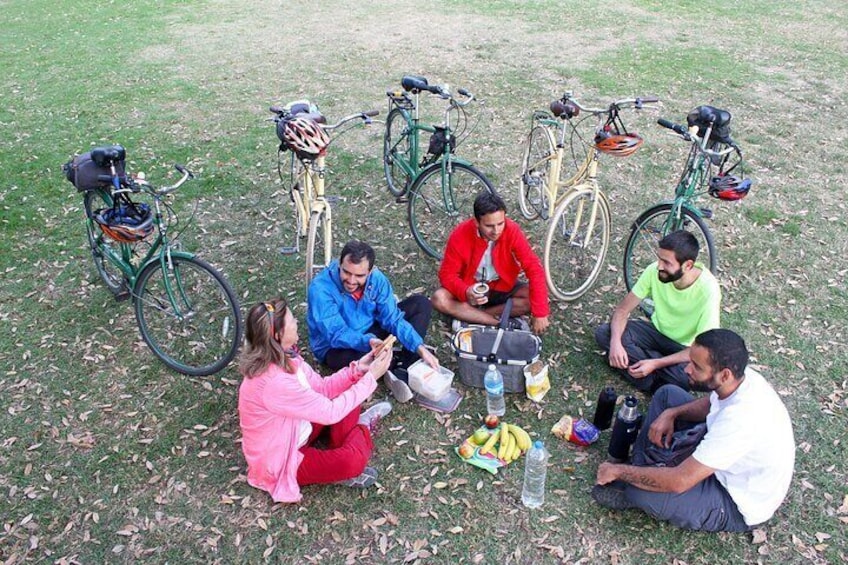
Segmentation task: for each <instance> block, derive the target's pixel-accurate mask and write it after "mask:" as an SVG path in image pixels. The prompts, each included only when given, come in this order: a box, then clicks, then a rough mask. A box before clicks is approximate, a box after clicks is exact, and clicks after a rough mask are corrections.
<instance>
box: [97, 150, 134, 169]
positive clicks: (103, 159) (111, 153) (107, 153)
mask: <svg viewBox="0 0 848 565" xmlns="http://www.w3.org/2000/svg"><path fill="white" fill-rule="evenodd" d="M126 158H127V150H126V149H124V148H123V147H122V146H121V145H107V146H104V147H95V148H94V149H92V150H91V160H92V161H94V162H95V164H97V166H98V167H108V166H110V165H111V164H112V163H117V162H119V161H123V160H124V159H126Z"/></svg>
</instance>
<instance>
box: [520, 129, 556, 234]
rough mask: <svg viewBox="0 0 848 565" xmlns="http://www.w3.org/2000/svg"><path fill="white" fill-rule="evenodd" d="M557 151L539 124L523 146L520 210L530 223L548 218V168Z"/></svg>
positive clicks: (531, 131) (550, 137)
mask: <svg viewBox="0 0 848 565" xmlns="http://www.w3.org/2000/svg"><path fill="white" fill-rule="evenodd" d="M555 152H556V148H555V145H554V139H553V136H551V132H550V131H549V130H548V128H546V127H544V126H541V125H536V126H534V127H533V129H531V130H530V135H528V136H527V140H526V141H525V143H524V146H523V147H522V159H521V176H520V178H519V179H518V182H519V186H518V209H519V210H521V215H522V216H524V217H525V218H526V219H528V220H535V219H536V218H538V217H539V216H541V217H542V218H544V219H548V206H549V205H550V204H549V199H548V190H547V185H548V182H549V179H550V176H549V175H548V168H549V167H550V164H551V160H550V159H551V156H552V155H553V154H554V153H555Z"/></svg>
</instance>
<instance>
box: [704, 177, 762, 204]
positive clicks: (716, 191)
mask: <svg viewBox="0 0 848 565" xmlns="http://www.w3.org/2000/svg"><path fill="white" fill-rule="evenodd" d="M752 184H753V183H752V182H751V179H743V178H742V177H738V176H736V175H722V176H718V177H713V178H711V179H710V189H709V191H710V196H712V197H714V198H718V199H719V200H742V199H743V198H745V197H746V196H748V192H749V191H750V190H751V185H752Z"/></svg>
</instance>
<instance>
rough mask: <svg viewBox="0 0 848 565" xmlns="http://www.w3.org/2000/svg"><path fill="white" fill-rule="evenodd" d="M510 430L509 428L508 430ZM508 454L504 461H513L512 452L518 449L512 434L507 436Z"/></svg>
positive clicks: (505, 455)
mask: <svg viewBox="0 0 848 565" xmlns="http://www.w3.org/2000/svg"><path fill="white" fill-rule="evenodd" d="M507 430H509V428H507ZM506 437H507V440H506V453H505V454H504V457H503V458H504V459H505V460H506V461H512V459H510V457H512V452H513V451H514V450H515V449H516V448H517V447H518V444H517V443H516V442H515V436H514V435H512V434H511V433H507V434H506Z"/></svg>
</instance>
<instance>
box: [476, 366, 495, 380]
mask: <svg viewBox="0 0 848 565" xmlns="http://www.w3.org/2000/svg"><path fill="white" fill-rule="evenodd" d="M489 370H490V371H494V370H495V365H494V364H491V365H489ZM477 374H478V375H479V374H480V373H477ZM478 378H479V377H478Z"/></svg>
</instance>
